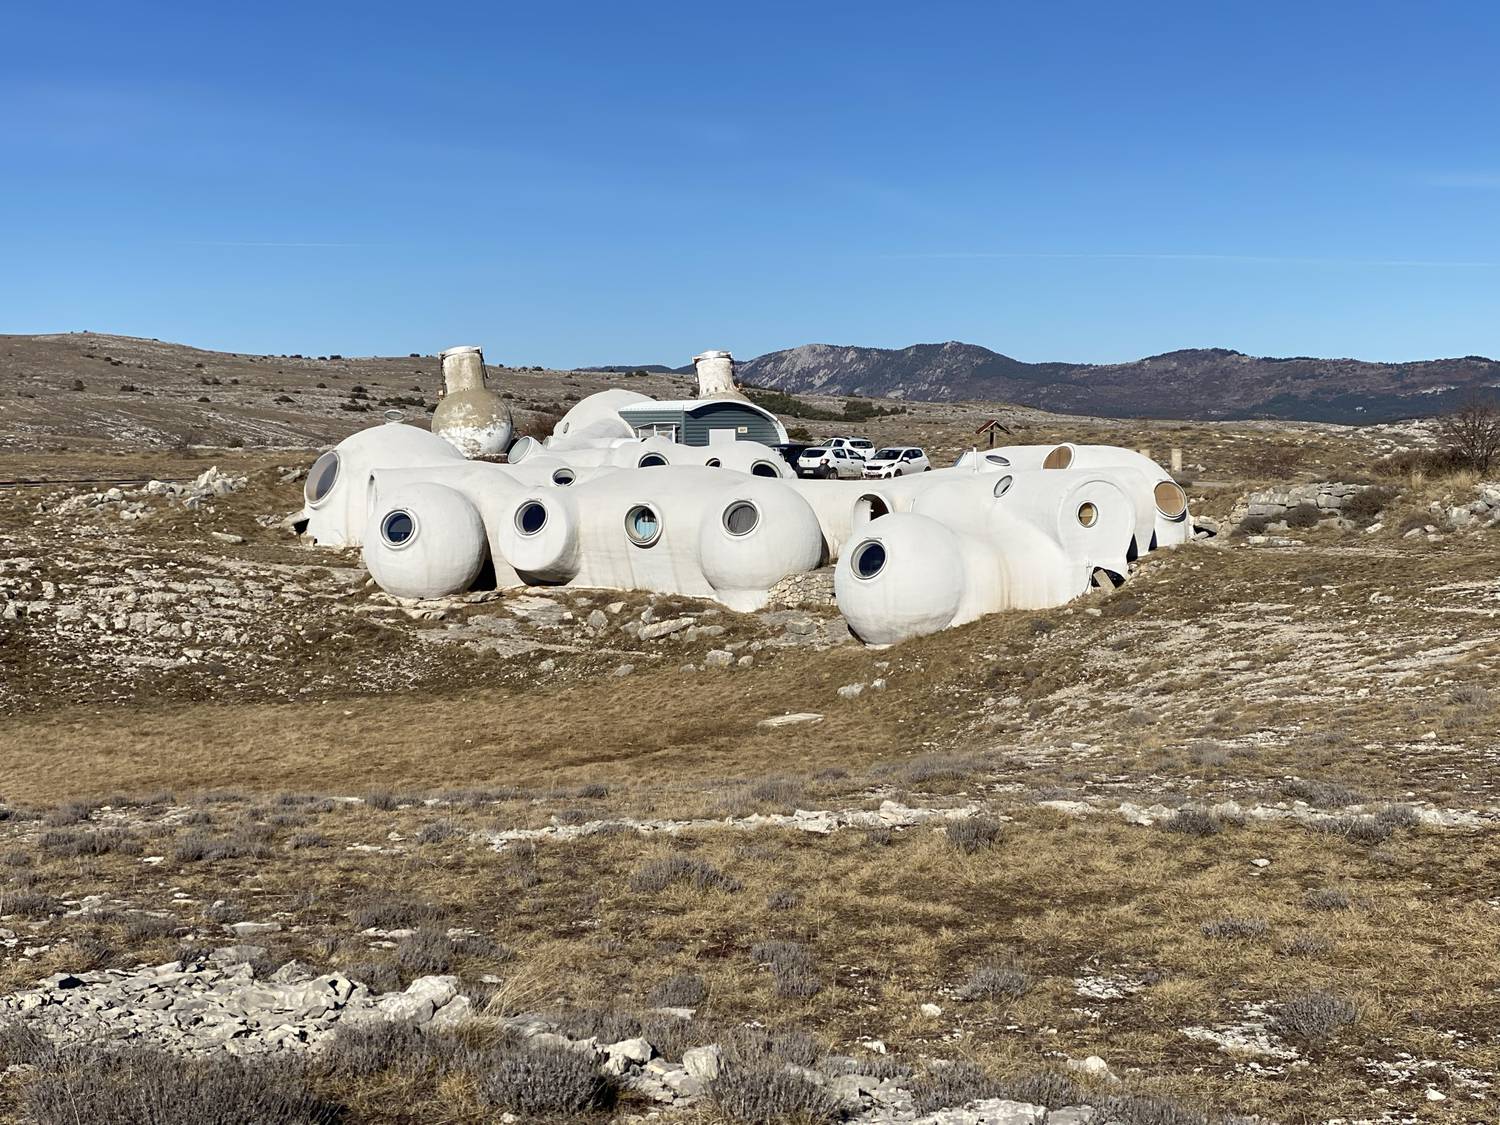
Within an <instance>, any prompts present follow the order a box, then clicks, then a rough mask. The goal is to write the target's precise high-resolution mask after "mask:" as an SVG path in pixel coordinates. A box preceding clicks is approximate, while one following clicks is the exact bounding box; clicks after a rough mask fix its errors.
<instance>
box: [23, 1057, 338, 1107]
mask: <svg viewBox="0 0 1500 1125" xmlns="http://www.w3.org/2000/svg"><path fill="white" fill-rule="evenodd" d="M22 1097H23V1099H24V1104H25V1108H26V1113H27V1119H28V1120H30V1121H33V1122H35V1123H36V1125H77V1123H78V1122H80V1121H87V1122H89V1123H90V1125H140V1123H141V1122H169V1121H173V1122H175V1121H192V1122H201V1123H204V1125H243V1123H249V1122H254V1123H255V1125H322V1123H328V1125H332V1123H333V1122H337V1121H339V1120H341V1119H342V1117H343V1116H344V1112H343V1109H342V1107H341V1106H339V1105H338V1104H336V1103H333V1102H331V1101H329V1100H327V1099H325V1098H323V1097H321V1096H319V1095H317V1094H315V1093H314V1092H313V1091H312V1089H311V1088H310V1086H309V1084H308V1083H307V1081H306V1077H305V1073H304V1072H303V1071H302V1070H301V1069H300V1068H299V1067H298V1066H296V1065H295V1064H291V1063H279V1064H272V1063H260V1064H250V1063H243V1062H240V1061H239V1060H238V1059H235V1058H233V1057H232V1056H229V1055H216V1056H211V1057H209V1058H206V1059H193V1060H183V1059H173V1058H169V1057H167V1056H164V1055H160V1054H157V1053H155V1052H152V1051H142V1050H125V1051H114V1052H106V1051H95V1050H87V1049H82V1050H74V1051H66V1052H60V1053H59V1054H58V1055H57V1057H56V1059H55V1060H54V1061H53V1062H51V1063H49V1064H48V1065H46V1066H44V1067H43V1068H42V1069H41V1070H40V1071H39V1072H38V1073H37V1074H36V1075H35V1076H34V1077H33V1078H32V1080H31V1081H30V1082H28V1083H27V1085H26V1087H25V1089H24V1091H23V1094H22Z"/></svg>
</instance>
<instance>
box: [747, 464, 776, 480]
mask: <svg viewBox="0 0 1500 1125" xmlns="http://www.w3.org/2000/svg"><path fill="white" fill-rule="evenodd" d="M750 474H751V475H752V476H757V477H779V476H780V475H781V474H780V473H778V472H777V471H776V466H775V465H773V464H771V462H769V461H757V462H755V464H753V465H751V466H750Z"/></svg>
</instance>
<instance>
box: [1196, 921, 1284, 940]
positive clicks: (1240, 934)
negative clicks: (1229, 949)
mask: <svg viewBox="0 0 1500 1125" xmlns="http://www.w3.org/2000/svg"><path fill="white" fill-rule="evenodd" d="M1200 928H1201V929H1202V931H1203V936H1204V937H1211V938H1222V939H1225V940H1230V941H1234V940H1239V939H1242V938H1253V937H1260V936H1261V935H1262V934H1264V933H1265V932H1266V930H1267V929H1268V928H1269V927H1268V926H1267V925H1266V921H1265V919H1264V918H1219V919H1217V920H1216V921H1213V922H1204V923H1203V925H1202V926H1201V927H1200Z"/></svg>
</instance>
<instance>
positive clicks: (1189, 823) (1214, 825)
mask: <svg viewBox="0 0 1500 1125" xmlns="http://www.w3.org/2000/svg"><path fill="white" fill-rule="evenodd" d="M1162 827H1163V828H1165V829H1166V830H1167V831H1168V832H1180V833H1182V834H1183V835H1185V836H1217V835H1218V834H1219V833H1220V832H1222V831H1223V830H1224V826H1223V824H1221V823H1220V821H1219V818H1218V817H1216V816H1215V815H1214V814H1213V813H1211V812H1209V811H1208V810H1207V809H1204V808H1199V807H1198V806H1196V805H1185V806H1183V807H1182V808H1180V809H1178V810H1177V811H1176V812H1175V813H1173V814H1172V815H1171V816H1169V817H1168V818H1167V819H1166V820H1164V821H1162Z"/></svg>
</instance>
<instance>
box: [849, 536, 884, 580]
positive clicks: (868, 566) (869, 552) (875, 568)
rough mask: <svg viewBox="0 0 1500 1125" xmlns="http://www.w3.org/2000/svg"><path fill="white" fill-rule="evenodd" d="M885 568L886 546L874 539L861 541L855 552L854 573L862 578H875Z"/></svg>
mask: <svg viewBox="0 0 1500 1125" xmlns="http://www.w3.org/2000/svg"><path fill="white" fill-rule="evenodd" d="M884 569H885V547H883V546H882V545H881V544H879V543H877V542H876V541H875V540H873V539H869V540H866V541H865V542H863V543H861V544H860V545H859V547H858V548H857V549H856V550H855V552H854V573H855V574H857V575H858V576H859V577H861V578H874V577H875V576H876V575H877V574H879V573H880V572H881V571H882V570H884Z"/></svg>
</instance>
